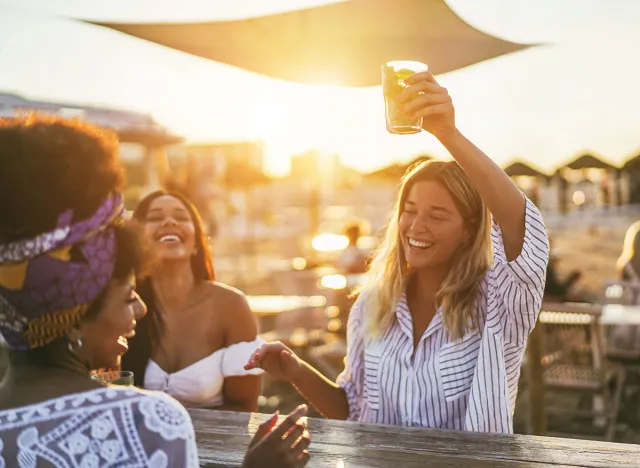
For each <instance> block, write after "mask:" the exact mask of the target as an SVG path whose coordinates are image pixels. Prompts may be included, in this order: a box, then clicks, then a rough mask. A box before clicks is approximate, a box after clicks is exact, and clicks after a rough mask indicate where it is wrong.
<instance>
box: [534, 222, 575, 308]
mask: <svg viewBox="0 0 640 468" xmlns="http://www.w3.org/2000/svg"><path fill="white" fill-rule="evenodd" d="M549 245H550V248H551V255H550V256H549V263H548V264H547V281H546V282H545V285H544V299H545V300H546V301H551V302H581V301H583V300H584V298H583V297H582V296H581V295H580V294H579V293H578V292H577V291H575V285H576V283H577V282H578V280H579V279H580V277H581V276H582V273H581V272H580V271H579V270H572V271H570V272H569V274H568V275H567V276H566V277H565V278H564V279H561V278H560V276H561V275H560V272H559V271H558V264H559V263H560V258H559V255H558V254H559V252H558V251H557V250H556V249H554V247H553V238H552V237H551V235H550V234H549Z"/></svg>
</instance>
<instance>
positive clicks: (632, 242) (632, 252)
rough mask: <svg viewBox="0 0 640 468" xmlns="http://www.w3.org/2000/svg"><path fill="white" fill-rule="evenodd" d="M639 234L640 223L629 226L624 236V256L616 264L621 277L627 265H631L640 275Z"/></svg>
mask: <svg viewBox="0 0 640 468" xmlns="http://www.w3.org/2000/svg"><path fill="white" fill-rule="evenodd" d="M638 234H640V221H636V222H635V223H633V224H632V225H631V226H629V229H627V233H626V234H625V236H624V244H623V246H622V254H621V255H620V258H618V262H617V264H616V266H617V268H618V273H619V274H620V276H621V277H622V275H623V274H624V269H625V268H626V266H627V264H631V267H632V268H633V271H634V272H636V274H640V235H638Z"/></svg>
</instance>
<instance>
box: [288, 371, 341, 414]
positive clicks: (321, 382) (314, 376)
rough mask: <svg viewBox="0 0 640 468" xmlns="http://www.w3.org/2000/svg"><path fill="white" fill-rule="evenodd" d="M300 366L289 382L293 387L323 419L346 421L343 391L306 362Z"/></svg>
mask: <svg viewBox="0 0 640 468" xmlns="http://www.w3.org/2000/svg"><path fill="white" fill-rule="evenodd" d="M301 365H302V368H301V370H300V374H299V375H298V376H297V377H296V378H295V379H294V380H293V381H292V382H291V383H292V384H293V386H294V387H296V389H297V390H298V391H299V392H300V393H301V394H302V396H304V397H305V398H306V399H307V400H308V401H309V403H311V404H312V405H313V406H314V407H315V408H316V409H317V410H318V411H319V412H320V414H322V415H323V416H324V417H326V418H329V419H347V417H348V416H349V403H348V401H347V394H346V393H345V391H344V390H343V389H342V388H340V387H338V386H337V385H336V384H335V383H334V382H332V381H330V380H329V379H327V378H326V377H325V376H324V375H322V374H321V373H320V372H318V371H317V370H316V369H314V368H313V367H311V366H310V365H309V364H307V363H306V362H302V363H301Z"/></svg>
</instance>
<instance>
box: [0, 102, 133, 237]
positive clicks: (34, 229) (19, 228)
mask: <svg viewBox="0 0 640 468" xmlns="http://www.w3.org/2000/svg"><path fill="white" fill-rule="evenodd" d="M0 167H2V171H0V243H9V242H13V241H15V240H19V239H24V238H28V237H34V236H37V235H38V234H41V233H43V232H46V231H49V230H51V229H53V228H54V227H55V226H56V223H57V220H58V216H59V215H60V214H61V213H62V212H63V211H65V210H68V209H69V208H71V209H73V212H74V218H75V219H74V221H77V220H80V219H85V218H87V217H89V216H90V215H91V214H92V213H93V212H94V211H95V210H96V209H97V208H98V206H99V205H100V203H101V202H102V201H103V200H104V198H105V197H106V196H107V194H109V193H110V192H113V191H119V190H121V189H122V186H123V184H124V170H123V168H122V166H121V165H120V162H119V159H118V140H117V137H116V135H115V134H114V133H113V132H111V131H109V130H106V129H102V128H100V127H97V126H95V125H92V124H89V123H87V122H83V121H81V120H78V119H74V120H65V119H62V118H60V117H55V116H45V115H35V114H32V115H28V116H25V117H17V118H2V119H0Z"/></svg>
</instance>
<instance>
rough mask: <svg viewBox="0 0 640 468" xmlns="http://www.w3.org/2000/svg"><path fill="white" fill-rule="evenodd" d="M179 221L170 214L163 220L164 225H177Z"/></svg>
mask: <svg viewBox="0 0 640 468" xmlns="http://www.w3.org/2000/svg"><path fill="white" fill-rule="evenodd" d="M177 225H178V223H177V222H176V220H175V219H173V218H172V217H171V216H169V217H168V218H165V220H164V221H163V222H162V226H163V227H164V226H177Z"/></svg>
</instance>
